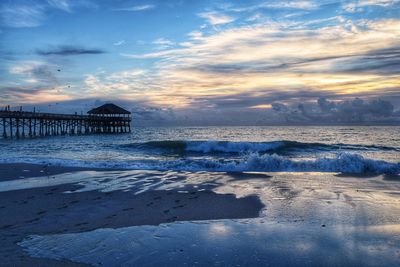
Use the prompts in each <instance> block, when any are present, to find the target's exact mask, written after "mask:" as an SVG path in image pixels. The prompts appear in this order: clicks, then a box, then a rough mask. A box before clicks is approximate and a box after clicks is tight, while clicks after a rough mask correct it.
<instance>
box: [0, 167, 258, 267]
mask: <svg viewBox="0 0 400 267" xmlns="http://www.w3.org/2000/svg"><path fill="white" fill-rule="evenodd" d="M46 169H47V171H46V172H43V166H38V165H30V164H10V165H6V164H2V165H1V173H0V174H1V175H2V176H1V177H2V180H10V179H11V178H12V177H13V175H16V177H15V178H17V179H21V180H23V179H27V178H28V177H40V176H43V175H44V174H45V176H43V179H47V180H48V181H49V184H51V182H52V179H55V175H56V174H61V173H71V172H72V173H73V172H76V171H78V170H79V171H83V170H84V169H77V168H66V167H46ZM26 170H28V171H26ZM86 170H87V169H86ZM21 174H23V175H24V178H18V177H20V176H21ZM105 174H107V172H105ZM78 176H79V173H78ZM80 188H82V186H80V185H76V184H60V185H55V186H45V187H38V188H28V189H21V190H11V191H5V192H0V203H1V204H0V236H1V246H0V258H1V259H2V261H1V263H0V265H1V266H82V265H81V264H78V263H73V262H69V261H65V260H64V261H54V260H50V259H38V258H32V257H29V255H27V253H26V252H24V251H23V250H22V248H21V247H20V246H18V245H17V243H18V242H20V241H21V240H23V239H24V238H26V237H27V236H29V235H48V234H65V233H79V232H88V231H92V230H95V229H99V228H121V227H127V226H138V225H159V224H162V223H170V222H175V221H198V220H212V219H235V218H254V217H258V215H259V213H260V210H261V209H262V208H263V207H264V206H263V204H262V203H261V202H260V200H259V199H258V197H256V196H246V197H243V198H236V196H235V195H234V194H217V193H215V192H213V191H209V190H203V191H197V190H185V191H181V190H150V191H146V192H143V193H141V194H135V192H133V191H126V192H124V191H121V190H119V191H111V192H100V191H85V192H77V191H78V190H79V189H80ZM65 192H71V193H65Z"/></svg>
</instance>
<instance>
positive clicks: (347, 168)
mask: <svg viewBox="0 0 400 267" xmlns="http://www.w3.org/2000/svg"><path fill="white" fill-rule="evenodd" d="M3 162H8V163H10V162H13V163H15V162H23V163H36V164H52V165H57V166H69V167H92V168H109V169H132V170H175V171H221V172H233V171H235V172H242V171H261V172H342V173H375V174H384V173H388V174H398V173H400V163H391V162H386V161H382V160H373V159H368V158H364V157H363V156H361V155H358V154H350V153H340V154H337V155H336V156H334V157H331V158H328V157H319V158H316V159H314V160H294V159H290V158H287V157H283V156H279V155H276V154H273V155H269V154H261V155H260V154H258V153H250V154H248V155H245V156H243V157H242V158H241V159H237V160H232V159H229V160H220V159H196V158H183V159H178V160H130V161H114V162H109V161H80V160H66V159H12V158H10V159H7V160H6V161H3Z"/></svg>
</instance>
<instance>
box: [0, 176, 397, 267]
mask: <svg viewBox="0 0 400 267" xmlns="http://www.w3.org/2000/svg"><path fill="white" fill-rule="evenodd" d="M53 188H58V189H57V190H55V191H54V192H53V195H52V198H53V200H55V199H62V198H64V199H65V197H66V196H68V197H75V198H77V200H79V201H81V204H77V203H73V205H72V204H71V205H72V206H74V205H75V206H74V207H73V208H66V209H65V211H62V212H61V213H60V212H59V211H58V213H57V212H56V211H53V210H52V209H51V208H50V207H49V210H47V211H46V213H45V215H40V216H42V217H43V218H41V219H39V221H35V222H32V223H31V224H34V225H36V226H35V227H37V228H36V229H39V230H38V231H33V230H31V231H28V230H29V229H35V228H34V227H33V228H32V225H27V226H26V227H25V228H24V231H23V234H24V235H19V236H20V238H21V239H24V240H23V241H22V242H20V243H19V245H20V246H22V247H23V249H24V250H25V251H26V252H28V253H29V254H30V255H31V256H33V257H42V258H51V259H56V260H59V259H66V260H70V261H74V262H79V263H86V264H91V265H98V266H100V265H105V266H121V265H123V266H132V265H137V266H146V265H147V266H151V265H156V264H163V265H164V266H165V265H170V266H176V265H185V264H187V265H200V266H210V265H214V266H222V265H223V266H227V265H228V266H256V265H263V266H264V265H268V264H269V265H282V266H293V265H297V266H298V265H307V266H377V265H378V266H379V265H386V266H395V264H397V263H398V262H399V260H400V235H399V234H400V231H399V229H400V226H399V225H400V221H399V218H400V194H398V192H400V183H399V182H398V180H387V179H384V177H382V176H374V177H348V176H338V175H337V174H334V173H255V172H252V173H219V172H214V173H212V172H197V173H192V172H173V171H171V172H161V171H109V172H107V171H83V172H77V173H66V174H59V175H55V176H51V177H38V178H26V179H24V180H12V181H4V182H0V191H3V193H0V194H1V195H0V196H3V197H4V196H5V194H8V195H10V196H11V195H13V194H15V193H16V192H19V193H20V194H26V193H27V192H31V193H32V192H34V191H32V190H39V191H41V192H42V191H43V192H42V193H43V195H45V194H46V192H48V191H51V190H53ZM14 190H18V191H14ZM87 196H91V197H92V198H93V199H98V200H96V202H91V201H82V200H83V199H86V198H87ZM127 196H129V197H127ZM183 198H184V199H183ZM161 199H162V200H161ZM178 200H179V201H178ZM260 201H261V202H260ZM28 203H29V202H28ZM135 203H136V204H135ZM162 203H163V204H162ZM257 203H258V204H257ZM28 205H29V204H28ZM182 205H184V207H181V208H180V209H178V208H176V209H174V207H180V206H182ZM50 206H51V205H50ZM138 206H141V207H142V206H143V207H142V208H139V207H138ZM263 206H264V208H263ZM132 207H133V209H131V208H132ZM116 208H118V210H116ZM125 209H126V210H125ZM128 209H131V210H128ZM150 210H151V211H152V212H153V214H156V213H157V214H159V215H160V216H158V215H157V216H158V217H157V216H156V217H157V218H158V220H154V221H153V222H141V220H140V218H141V217H145V218H150V217H151V216H150V217H148V216H147V217H146V214H147V212H148V211H150ZM177 212H181V213H180V214H179V215H176V214H177ZM106 213H107V214H108V213H110V214H108V215H110V216H111V215H115V216H111V217H109V218H107V225H105V224H101V223H102V222H103V220H104V219H102V218H100V217H98V216H97V215H99V214H100V215H105V214H106ZM258 213H259V218H250V217H257V215H258ZM57 214H58V215H57ZM126 214H129V215H126ZM207 214H208V215H207ZM58 216H62V218H63V220H65V221H67V222H69V223H67V224H66V225H65V224H64V226H63V227H64V228H65V229H64V230H65V231H60V229H53V230H52V231H43V229H42V228H41V226H45V225H49V224H54V222H53V223H49V222H50V221H51V220H50V219H51V218H61V217H58ZM82 216H83V217H82ZM96 216H97V217H98V218H97V217H96ZM89 217H91V218H95V217H96V218H97V219H93V220H91V221H90V222H89V223H88V222H86V223H88V224H85V225H77V224H79V223H78V222H76V220H77V218H89ZM135 218H136V219H135ZM160 218H161V219H160ZM168 218H170V220H167V219H168ZM232 218H249V219H232ZM215 219H218V220H215ZM46 222H47V223H46ZM72 222H74V224H72ZM160 223H161V224H160ZM150 224H152V225H153V226H151V225H150ZM157 224H160V225H157ZM74 225H75V226H74ZM137 225H142V226H137ZM18 227H20V226H12V227H10V228H11V230H13V231H18V229H20V228H18ZM8 230H9V229H8ZM28 236H30V237H28Z"/></svg>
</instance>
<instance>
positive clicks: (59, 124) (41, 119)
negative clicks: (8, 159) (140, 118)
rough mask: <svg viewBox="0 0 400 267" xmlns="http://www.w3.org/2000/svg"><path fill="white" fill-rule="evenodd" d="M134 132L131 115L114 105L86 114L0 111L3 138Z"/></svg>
mask: <svg viewBox="0 0 400 267" xmlns="http://www.w3.org/2000/svg"><path fill="white" fill-rule="evenodd" d="M129 132H131V113H130V112H129V111H127V110H125V109H123V108H121V107H118V106H116V105H114V104H105V105H103V106H101V107H98V108H95V109H92V110H90V111H89V112H88V114H87V115H77V114H54V113H39V112H35V111H33V112H26V111H22V110H20V111H11V110H10V108H9V107H8V108H5V109H4V110H0V135H2V136H3V138H17V139H19V138H25V137H42V136H55V135H83V134H105V133H107V134H117V133H129Z"/></svg>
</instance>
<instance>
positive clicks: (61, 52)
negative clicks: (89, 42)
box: [36, 46, 106, 56]
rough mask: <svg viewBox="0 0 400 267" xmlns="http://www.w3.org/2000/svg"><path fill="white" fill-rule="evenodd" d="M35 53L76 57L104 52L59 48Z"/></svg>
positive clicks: (74, 47) (79, 48) (71, 47)
mask: <svg viewBox="0 0 400 267" xmlns="http://www.w3.org/2000/svg"><path fill="white" fill-rule="evenodd" d="M36 53H37V54H38V55H41V56H76V55H97V54H104V53H106V51H104V50H101V49H88V48H84V47H79V46H60V47H57V48H51V49H47V50H37V51H36Z"/></svg>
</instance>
